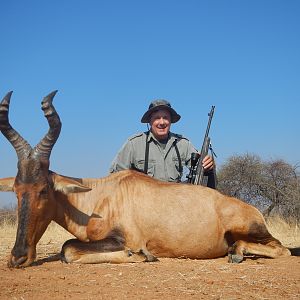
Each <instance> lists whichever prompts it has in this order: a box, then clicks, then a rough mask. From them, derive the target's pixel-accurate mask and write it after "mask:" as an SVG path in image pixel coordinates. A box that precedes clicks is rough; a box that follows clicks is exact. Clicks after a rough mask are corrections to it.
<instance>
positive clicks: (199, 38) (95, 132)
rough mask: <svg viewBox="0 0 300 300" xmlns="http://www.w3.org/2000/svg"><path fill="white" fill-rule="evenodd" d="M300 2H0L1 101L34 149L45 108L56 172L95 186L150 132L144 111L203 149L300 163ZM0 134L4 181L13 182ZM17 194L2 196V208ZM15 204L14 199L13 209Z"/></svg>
mask: <svg viewBox="0 0 300 300" xmlns="http://www.w3.org/2000/svg"><path fill="white" fill-rule="evenodd" d="M299 15H300V1H297V0H281V1H279V0H259V1H258V0H251V1H250V0H249V1H247V0H245V1H241V0H239V1H237V0H227V1H224V0H223V1H221V0H210V1H201V0H198V1H194V0H186V1H176V0H173V1H168V0H166V1H164V0H160V1H157V0H152V1H141V0H140V1H130V0H128V1H114V0H112V1H100V0H99V1H96V0H93V1H92V0H85V1H83V0H82V1H79V0H72V1H71V0H52V1H41V0H39V1H38V0H36V1H33V0H27V1H21V0H19V1H14V0H11V1H0V41H1V48H0V49H1V50H0V53H1V55H0V70H1V73H0V97H1V98H2V97H3V96H4V95H5V94H6V93H7V92H8V91H10V90H13V91H14V93H13V96H12V99H11V107H10V122H11V124H12V125H13V126H14V128H15V129H16V130H17V131H19V133H21V135H22V136H23V137H24V138H25V139H26V140H27V141H28V142H30V143H31V144H32V145H33V146H34V145H35V144H37V143H38V142H39V140H40V139H41V138H42V137H43V136H44V134H45V133H46V132H47V130H48V127H47V122H46V120H45V118H44V116H43V113H42V111H41V109H40V102H41V100H42V98H43V97H44V96H46V95H47V94H48V93H50V92H51V91H53V90H56V89H57V90H58V93H57V95H56V97H55V99H54V105H55V107H56V109H57V111H58V112H59V115H60V117H61V120H62V123H63V127H62V132H61V135H60V138H59V140H58V142H57V144H56V145H55V147H54V149H53V151H52V156H51V169H52V170H54V171H56V172H58V173H60V174H64V175H69V176H74V177H99V176H104V175H106V174H107V172H108V168H109V165H110V163H111V161H112V159H113V157H114V156H115V154H116V152H117V151H118V149H119V148H120V147H121V145H122V144H123V143H124V142H125V140H126V138H127V137H128V136H130V135H132V134H134V133H136V132H140V131H144V130H146V127H145V125H143V124H141V123H140V118H141V116H142V115H143V113H144V111H145V110H146V109H147V107H148V105H149V102H150V101H151V100H153V99H156V98H165V99H167V100H169V101H170V102H171V103H172V106H173V107H174V108H175V109H176V110H177V112H178V113H180V114H181V115H182V119H181V121H180V122H179V123H177V124H174V125H173V127H172V131H173V132H177V133H181V134H183V135H185V136H187V137H188V138H190V140H191V141H192V142H193V144H194V145H195V146H196V147H197V148H200V147H201V144H202V139H203V135H204V132H205V128H206V124H207V113H208V112H209V110H210V107H211V105H215V106H216V109H215V115H214V119H213V122H212V126H211V135H210V136H211V139H212V143H213V146H214V150H215V152H216V153H217V155H218V158H217V164H218V165H222V164H223V163H224V162H226V160H227V159H228V158H229V157H230V156H232V155H239V154H245V153H252V154H257V155H259V156H260V157H261V158H262V159H264V160H270V159H279V158H282V159H284V160H286V161H287V162H289V163H291V164H293V165H295V164H297V163H300V153H299V149H300V139H299V132H300V122H299V113H300V104H299V103H300V55H299V53H300V38H299V37H300V20H299ZM16 164H17V160H16V154H15V151H14V150H13V149H12V147H11V145H10V144H9V143H8V142H7V140H5V139H4V137H3V136H0V177H8V176H14V175H15V174H16ZM12 199H13V195H9V194H8V193H1V194H0V201H1V203H0V205H1V204H2V205H4V204H7V203H10V202H11V201H14V200H12ZM9 201H10V202H9Z"/></svg>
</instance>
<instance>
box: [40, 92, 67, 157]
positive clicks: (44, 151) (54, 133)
mask: <svg viewBox="0 0 300 300" xmlns="http://www.w3.org/2000/svg"><path fill="white" fill-rule="evenodd" d="M56 93H57V91H53V92H52V93H50V94H49V95H48V96H46V97H45V98H44V99H43V101H42V110H43V111H44V115H45V117H46V118H47V121H48V124H49V127H50V128H49V131H48V133H47V134H46V135H45V136H44V138H43V139H42V140H41V141H40V142H39V143H38V144H37V145H36V146H35V148H34V153H35V154H36V155H38V156H43V157H44V158H46V159H48V160H49V158H50V154H51V150H52V148H53V146H54V144H55V142H56V141H57V139H58V137H59V133H60V130H61V122H60V119H59V116H58V114H57V112H56V110H55V108H54V106H53V104H52V101H53V98H54V96H55V94H56Z"/></svg>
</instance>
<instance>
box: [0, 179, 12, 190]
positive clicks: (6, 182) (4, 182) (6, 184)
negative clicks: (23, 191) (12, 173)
mask: <svg viewBox="0 0 300 300" xmlns="http://www.w3.org/2000/svg"><path fill="white" fill-rule="evenodd" d="M14 184H15V177H7V178H1V179H0V191H1V192H13V191H14Z"/></svg>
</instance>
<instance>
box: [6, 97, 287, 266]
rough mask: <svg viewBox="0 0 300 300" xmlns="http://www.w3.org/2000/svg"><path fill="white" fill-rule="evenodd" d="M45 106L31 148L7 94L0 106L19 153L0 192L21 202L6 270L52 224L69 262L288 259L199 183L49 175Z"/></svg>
mask: <svg viewBox="0 0 300 300" xmlns="http://www.w3.org/2000/svg"><path fill="white" fill-rule="evenodd" d="M55 93H56V92H53V93H51V94H49V95H48V96H47V97H45V98H44V100H43V102H42V109H43V111H44V114H45V117H46V118H47V120H48V123H49V127H50V129H49V131H48V133H47V134H46V136H45V137H44V138H43V139H42V140H41V141H40V143H39V144H38V145H37V146H35V147H34V148H32V147H31V146H30V145H29V144H28V143H27V142H26V141H25V140H24V139H23V138H22V137H21V136H20V135H19V134H18V133H17V132H16V131H15V130H14V129H13V128H12V127H11V125H10V123H9V120H8V110H9V103H10V98H11V92H10V93H8V94H7V95H6V96H5V97H4V99H3V100H2V102H1V104H0V129H1V131H2V133H3V135H4V136H5V137H6V138H7V139H8V140H9V142H10V143H11V144H12V145H13V147H14V148H15V150H16V152H17V156H18V173H17V176H16V177H12V178H4V179H1V180H0V190H2V191H14V192H15V193H16V196H17V198H18V228H17V235H16V241H15V245H14V247H13V249H12V251H11V256H10V259H9V263H8V265H9V266H11V267H26V266H28V265H30V264H31V263H32V262H33V261H34V259H35V256H36V244H37V243H38V241H39V239H40V238H41V236H42V235H43V233H44V232H45V230H46V228H47V226H48V225H49V223H50V221H51V220H54V221H55V222H57V223H58V224H60V225H61V226H62V227H64V228H65V229H66V230H67V231H69V232H70V233H72V234H73V235H74V236H75V237H76V239H72V240H69V241H67V242H66V243H65V244H64V245H63V247H62V259H63V260H64V261H66V262H79V263H100V262H113V263H118V262H136V261H154V260H156V257H186V258H199V259H201V258H215V257H220V256H224V255H226V253H228V254H229V261H230V262H237V263H238V262H241V261H242V260H243V256H244V254H255V255H262V256H267V257H273V258H275V257H279V256H287V255H290V252H289V250H288V249H287V248H285V247H283V246H282V245H281V243H280V242H279V241H278V240H277V239H275V238H274V237H273V236H272V235H271V234H270V233H269V232H268V230H267V227H266V224H265V221H264V218H263V216H262V215H261V213H260V212H259V211H258V210H257V209H256V208H254V207H252V206H250V205H247V204H245V203H244V202H242V201H240V200H238V199H235V198H231V197H227V196H224V195H222V194H221V193H219V192H217V191H215V190H212V189H209V188H205V187H202V186H195V185H188V184H178V183H166V182H162V181H158V180H155V179H152V178H150V177H148V176H146V175H144V174H140V173H137V172H135V171H130V170H127V171H121V172H119V173H115V174H112V175H110V176H108V177H105V178H100V179H78V178H71V177H66V176H61V175H58V174H56V173H54V172H51V171H50V170H49V159H50V153H51V150H52V147H53V146H54V144H55V142H56V140H57V138H58V136H59V133H60V129H61V122H60V119H59V116H58V114H57V112H56V111H55V108H54V106H53V104H52V100H53V97H54V95H55Z"/></svg>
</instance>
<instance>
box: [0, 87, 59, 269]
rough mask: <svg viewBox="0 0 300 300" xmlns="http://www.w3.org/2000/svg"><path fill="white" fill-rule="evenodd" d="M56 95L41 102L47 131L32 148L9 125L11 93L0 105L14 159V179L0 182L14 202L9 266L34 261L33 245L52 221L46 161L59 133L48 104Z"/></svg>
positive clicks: (0, 124)
mask: <svg viewBox="0 0 300 300" xmlns="http://www.w3.org/2000/svg"><path fill="white" fill-rule="evenodd" d="M56 92H57V91H54V92H52V93H50V94H49V95H48V96H46V97H45V98H44V99H43V101H42V110H43V111H44V115H45V117H46V118H47V121H48V124H49V130H48V133H47V134H46V135H45V136H44V138H43V139H42V140H41V141H40V142H39V143H38V144H37V145H36V146H35V147H34V148H32V147H31V146H30V145H29V143H28V142H27V141H26V140H25V139H23V138H22V136H21V135H20V134H19V133H18V132H17V131H16V130H14V129H13V128H12V126H11V125H10V122H9V118H8V112H9V104H10V98H11V95H12V92H9V93H8V94H7V95H6V96H5V97H4V98H3V100H2V101H1V103H0V130H1V132H2V134H3V135H4V136H5V137H6V139H7V140H8V141H9V142H10V143H11V144H12V146H13V147H14V149H15V151H16V153H17V157H18V166H17V167H18V172H17V176H16V177H11V178H5V179H1V182H0V190H2V191H13V192H15V194H16V196H17V199H18V228H17V234H16V241H15V245H14V247H13V249H12V251H11V256H10V258H9V262H8V265H9V267H26V266H29V265H30V264H31V263H32V262H33V261H34V259H35V256H36V244H37V242H38V241H39V239H40V238H41V236H42V234H43V233H44V231H45V230H46V228H47V226H48V225H49V223H50V221H51V220H52V218H53V214H54V209H50V208H51V207H53V205H52V204H53V203H52V204H51V203H49V202H51V201H53V198H54V195H53V193H54V189H53V188H52V187H53V180H52V177H51V172H50V171H49V162H50V161H49V159H50V154H51V150H52V148H53V146H54V144H55V142H56V140H57V139H58V136H59V133H60V130H61V122H60V119H59V116H58V114H57V112H56V110H55V108H54V106H53V104H52V100H53V98H54V96H55V94H56Z"/></svg>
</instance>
